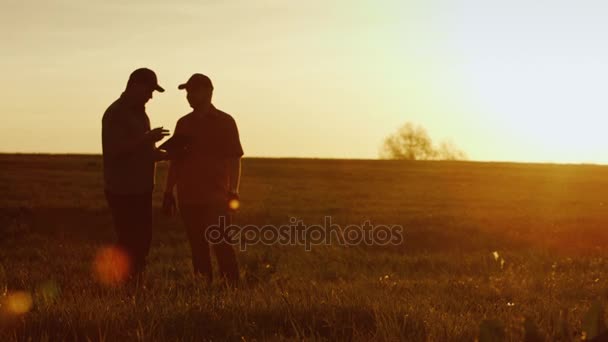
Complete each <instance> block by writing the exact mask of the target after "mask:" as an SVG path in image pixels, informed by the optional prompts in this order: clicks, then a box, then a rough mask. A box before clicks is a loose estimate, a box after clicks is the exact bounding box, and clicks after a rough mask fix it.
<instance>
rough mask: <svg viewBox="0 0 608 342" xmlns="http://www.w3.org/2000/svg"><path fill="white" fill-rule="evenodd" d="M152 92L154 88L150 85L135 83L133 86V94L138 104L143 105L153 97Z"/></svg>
mask: <svg viewBox="0 0 608 342" xmlns="http://www.w3.org/2000/svg"><path fill="white" fill-rule="evenodd" d="M152 93H154V88H152V87H150V86H149V85H147V84H146V85H145V84H141V83H135V84H133V87H132V91H131V96H132V99H133V101H134V102H135V103H136V104H138V105H142V106H143V105H145V104H146V103H148V101H149V100H150V99H151V98H152Z"/></svg>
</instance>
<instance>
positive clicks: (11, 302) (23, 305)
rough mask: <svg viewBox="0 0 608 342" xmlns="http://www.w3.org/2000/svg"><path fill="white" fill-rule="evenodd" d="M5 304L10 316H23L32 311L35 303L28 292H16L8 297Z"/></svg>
mask: <svg viewBox="0 0 608 342" xmlns="http://www.w3.org/2000/svg"><path fill="white" fill-rule="evenodd" d="M5 304H6V311H8V312H9V313H10V314H13V315H23V314H26V313H28V312H29V311H30V310H31V309H32V306H33V304H34V301H33V299H32V295H30V294H29V293H28V292H25V291H16V292H13V293H9V294H8V295H7V297H6V301H5Z"/></svg>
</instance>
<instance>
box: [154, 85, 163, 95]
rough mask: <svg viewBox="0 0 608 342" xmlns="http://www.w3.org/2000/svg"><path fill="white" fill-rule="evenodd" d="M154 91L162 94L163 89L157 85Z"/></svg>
mask: <svg viewBox="0 0 608 342" xmlns="http://www.w3.org/2000/svg"><path fill="white" fill-rule="evenodd" d="M154 90H156V91H157V92H159V93H164V92H165V89H164V88H163V87H161V86H159V85H158V84H157V85H156V87H154Z"/></svg>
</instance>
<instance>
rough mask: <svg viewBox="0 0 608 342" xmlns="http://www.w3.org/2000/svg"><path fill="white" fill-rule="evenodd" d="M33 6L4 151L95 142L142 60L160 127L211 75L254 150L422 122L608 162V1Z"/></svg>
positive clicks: (288, 148)
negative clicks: (196, 76) (153, 85)
mask: <svg viewBox="0 0 608 342" xmlns="http://www.w3.org/2000/svg"><path fill="white" fill-rule="evenodd" d="M32 6H33V5H32V4H31V3H29V2H20V1H9V2H8V3H6V4H5V6H4V8H3V11H2V14H0V18H1V19H2V20H1V21H0V25H1V26H2V30H3V31H4V32H7V33H8V35H7V36H6V37H5V38H4V40H3V43H4V46H5V49H4V54H3V57H2V58H3V63H2V64H1V65H0V70H1V71H2V74H3V75H4V77H5V79H7V80H8V82H5V84H4V85H2V86H0V87H2V92H3V93H4V95H5V96H4V98H5V101H3V102H2V103H1V104H0V111H2V113H5V116H9V117H10V120H7V121H6V123H5V131H6V134H4V135H3V136H2V137H0V144H1V145H2V151H3V152H58V153H59V152H61V153H65V152H73V153H100V152H101V151H100V144H99V141H100V136H99V120H100V118H101V115H102V113H103V111H104V110H105V106H106V105H107V103H108V102H109V101H112V100H113V99H115V98H116V97H117V96H118V95H120V93H121V92H122V90H123V89H124V86H125V83H126V79H127V77H128V75H129V73H130V72H131V71H132V70H134V69H135V68H137V67H140V66H147V67H150V68H152V69H154V70H155V71H156V72H157V73H158V75H159V82H160V83H161V85H163V86H164V87H165V88H166V89H167V92H166V93H163V94H157V95H155V97H154V99H153V100H152V101H151V102H150V103H148V106H147V108H148V113H149V114H150V117H151V120H152V122H153V125H156V126H165V127H166V128H169V129H171V130H172V129H173V128H174V127H175V121H176V120H177V119H178V118H179V117H180V116H182V115H183V114H185V113H187V112H188V109H189V108H188V106H187V103H186V101H185V98H184V93H183V92H180V91H178V90H177V89H176V87H177V85H178V84H180V83H182V82H184V81H185V79H186V78H187V77H188V76H189V75H191V74H192V73H193V72H202V73H206V74H208V75H209V76H210V77H211V78H212V79H213V81H214V84H215V85H216V91H215V96H214V101H215V103H217V104H219V105H221V106H222V108H224V109H225V110H226V111H228V112H229V113H231V114H233V115H234V116H235V117H236V118H237V119H238V121H239V122H240V127H239V128H240V131H241V136H242V140H243V141H244V142H245V143H246V145H247V149H246V151H245V153H246V155H247V156H275V157H276V156H283V157H285V156H297V157H335V158H377V157H378V148H379V145H380V144H381V142H382V141H383V139H384V138H385V137H386V136H387V135H388V134H389V133H390V132H392V131H393V130H395V129H396V128H397V127H398V126H400V125H401V124H403V123H404V122H406V121H411V122H416V123H418V124H421V125H423V126H424V127H426V128H427V129H428V130H429V132H431V134H432V136H433V137H436V138H437V139H444V138H445V139H450V140H452V141H454V142H455V143H457V145H458V146H460V147H461V148H462V149H463V150H464V151H465V152H466V153H467V155H468V156H469V159H472V160H512V161H539V162H544V161H550V162H593V163H604V162H608V157H605V153H604V151H605V150H606V148H607V147H608V141H606V139H605V138H604V134H603V127H606V123H607V122H606V120H605V119H604V117H605V113H606V112H608V104H607V103H606V102H605V101H604V97H605V96H604V95H603V91H604V82H603V80H604V79H606V78H607V76H608V66H607V65H606V63H604V61H605V60H607V59H608V48H607V47H606V45H605V44H603V38H604V37H603V33H604V32H606V30H607V29H608V24H607V22H606V21H605V20H604V18H605V17H606V15H607V14H608V6H607V5H606V4H605V3H603V2H600V1H587V2H584V3H580V2H575V1H565V0H560V1H554V2H551V5H550V6H549V5H546V4H540V3H538V4H537V3H530V2H529V1H523V0H516V1H509V2H503V3H500V4H497V3H494V2H487V1H481V0H459V1H450V2H445V1H422V0H412V1H408V2H400V1H392V0H383V1H380V2H378V1H361V2H356V3H352V2H350V1H345V0H339V1H332V2H330V3H327V2H323V1H311V2H306V3H296V2H284V1H270V0H269V1H264V2H255V3H253V2H246V1H238V0H235V1H227V2H213V3H210V2H194V1H188V0H184V1H182V2H174V3H162V2H142V1H139V0H138V1H135V2H129V3H123V2H116V1H114V2H110V3H108V4H106V3H104V4H84V3H82V2H79V1H75V0H63V1H58V0H55V1H49V2H45V3H44V4H37V5H36V6H35V8H32ZM142 11H143V13H145V15H140V13H142ZM226 18H230V19H226ZM219 27H222V28H225V29H218V28H219ZM135 42H137V43H136V44H135ZM34 95H35V97H36V101H31V99H32V96H34Z"/></svg>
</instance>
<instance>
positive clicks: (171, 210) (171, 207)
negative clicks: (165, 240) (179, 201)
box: [163, 192, 177, 216]
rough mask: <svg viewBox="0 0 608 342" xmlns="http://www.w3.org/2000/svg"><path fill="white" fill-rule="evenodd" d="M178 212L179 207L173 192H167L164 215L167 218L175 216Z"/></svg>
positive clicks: (164, 197)
mask: <svg viewBox="0 0 608 342" xmlns="http://www.w3.org/2000/svg"><path fill="white" fill-rule="evenodd" d="M176 211H177V205H176V203H175V197H174V196H173V192H165V195H164V196H163V213H164V214H165V215H167V216H173V215H175V212H176Z"/></svg>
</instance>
